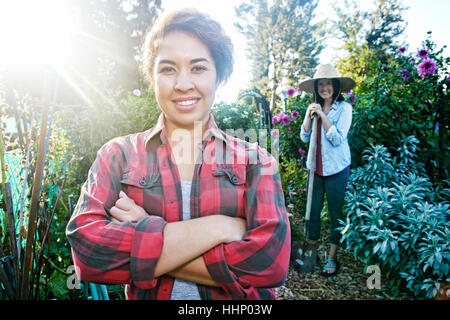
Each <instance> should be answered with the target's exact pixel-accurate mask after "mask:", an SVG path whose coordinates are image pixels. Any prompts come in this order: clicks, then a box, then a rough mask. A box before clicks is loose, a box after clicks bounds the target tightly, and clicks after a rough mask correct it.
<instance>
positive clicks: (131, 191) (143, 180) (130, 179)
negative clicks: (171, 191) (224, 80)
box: [120, 171, 163, 216]
mask: <svg viewBox="0 0 450 320" xmlns="http://www.w3.org/2000/svg"><path fill="white" fill-rule="evenodd" d="M120 183H121V184H122V189H123V191H124V192H125V193H126V194H127V196H128V197H130V198H131V199H133V200H134V202H135V203H136V204H137V205H138V206H141V207H143V208H144V210H145V211H146V212H147V213H148V214H149V215H157V216H162V206H163V188H162V184H161V175H160V174H159V173H157V174H153V175H146V174H143V173H141V172H137V171H130V172H128V173H125V174H124V175H123V176H122V179H121V180H120Z"/></svg>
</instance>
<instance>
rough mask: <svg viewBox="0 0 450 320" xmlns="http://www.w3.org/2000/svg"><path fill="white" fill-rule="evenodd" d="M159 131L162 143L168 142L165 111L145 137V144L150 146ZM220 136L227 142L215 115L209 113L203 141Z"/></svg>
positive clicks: (219, 137)
mask: <svg viewBox="0 0 450 320" xmlns="http://www.w3.org/2000/svg"><path fill="white" fill-rule="evenodd" d="M158 133H159V138H160V141H161V143H162V144H166V142H167V136H166V127H165V124H164V113H163V112H161V114H160V115H159V117H158V121H157V122H156V125H155V127H153V130H150V133H149V135H148V137H147V138H146V139H145V145H146V146H147V147H148V145H149V142H150V141H151V140H153V139H155V138H156V137H157V135H158ZM213 137H214V138H218V139H220V140H222V141H224V142H225V143H226V142H227V139H226V138H225V135H224V133H223V132H222V131H221V130H220V129H219V127H218V126H217V124H216V121H215V120H214V116H213V115H212V114H211V113H210V114H209V120H208V124H207V126H206V130H205V133H204V134H203V139H202V141H203V142H205V141H207V140H210V139H211V138H213Z"/></svg>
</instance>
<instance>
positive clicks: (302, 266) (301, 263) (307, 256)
mask: <svg viewBox="0 0 450 320" xmlns="http://www.w3.org/2000/svg"><path fill="white" fill-rule="evenodd" d="M318 118H319V117H318V116H317V115H315V116H314V117H313V119H314V121H313V125H312V132H311V138H310V140H309V149H310V151H309V163H310V169H309V174H308V194H307V199H306V215H305V225H304V228H303V234H304V240H303V242H302V243H300V244H299V245H298V248H296V249H295V251H294V254H295V263H294V265H295V267H296V269H297V271H298V272H300V273H310V272H311V271H312V270H313V269H314V265H315V263H316V260H317V248H318V243H317V242H316V243H311V242H308V235H307V234H308V228H307V226H308V222H309V219H310V216H311V203H312V196H313V185H314V172H315V170H316V147H317V122H318Z"/></svg>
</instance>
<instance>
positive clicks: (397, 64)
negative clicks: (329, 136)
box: [349, 38, 450, 182]
mask: <svg viewBox="0 0 450 320" xmlns="http://www.w3.org/2000/svg"><path fill="white" fill-rule="evenodd" d="M402 49H403V50H399V51H398V52H397V53H396V54H395V56H394V59H392V62H391V63H389V64H387V65H385V64H382V63H381V62H379V61H376V60H375V62H374V63H373V64H372V66H371V67H370V68H369V69H368V70H367V71H366V79H365V80H364V81H363V82H362V83H361V85H360V86H358V87H357V88H356V89H355V92H354V93H355V95H356V101H355V106H356V107H355V108H353V125H352V130H351V131H350V133H349V142H350V146H351V150H352V162H353V166H360V165H361V163H362V157H361V155H362V151H363V150H365V149H366V148H367V147H368V146H369V145H370V144H373V145H378V144H381V145H384V146H385V147H387V148H391V147H394V143H395V139H392V138H393V137H406V136H411V135H413V136H415V137H417V138H418V139H419V140H420V143H419V146H420V148H421V150H422V151H423V153H422V154H421V157H422V158H423V163H424V164H425V169H426V171H427V173H428V175H429V177H430V179H431V180H432V181H433V182H434V181H438V180H440V179H441V177H442V176H445V177H448V176H449V175H448V174H449V172H448V171H449V169H450V163H449V159H450V149H449V147H448V132H449V130H448V124H449V123H450V119H449V112H450V110H449V104H448V101H449V85H450V78H449V72H450V57H444V56H443V48H442V49H437V48H436V45H435V44H434V43H433V42H432V41H431V40H430V38H428V39H426V40H425V41H424V42H423V44H422V48H421V50H417V51H413V52H412V53H410V54H406V53H405V50H406V48H402ZM425 66H428V68H427V69H425ZM396 152H397V151H396V150H393V154H394V155H398V154H397V153H396Z"/></svg>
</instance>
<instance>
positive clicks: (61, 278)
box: [48, 270, 69, 300]
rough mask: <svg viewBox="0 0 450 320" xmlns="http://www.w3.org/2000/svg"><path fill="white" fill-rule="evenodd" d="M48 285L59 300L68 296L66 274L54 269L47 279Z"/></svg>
mask: <svg viewBox="0 0 450 320" xmlns="http://www.w3.org/2000/svg"><path fill="white" fill-rule="evenodd" d="M48 287H49V289H50V291H51V292H53V294H54V296H55V297H56V298H57V299H59V300H66V299H68V298H69V289H68V288H67V275H65V274H63V273H61V272H59V271H57V270H56V271H54V272H53V273H52V276H51V277H50V279H49V281H48Z"/></svg>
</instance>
